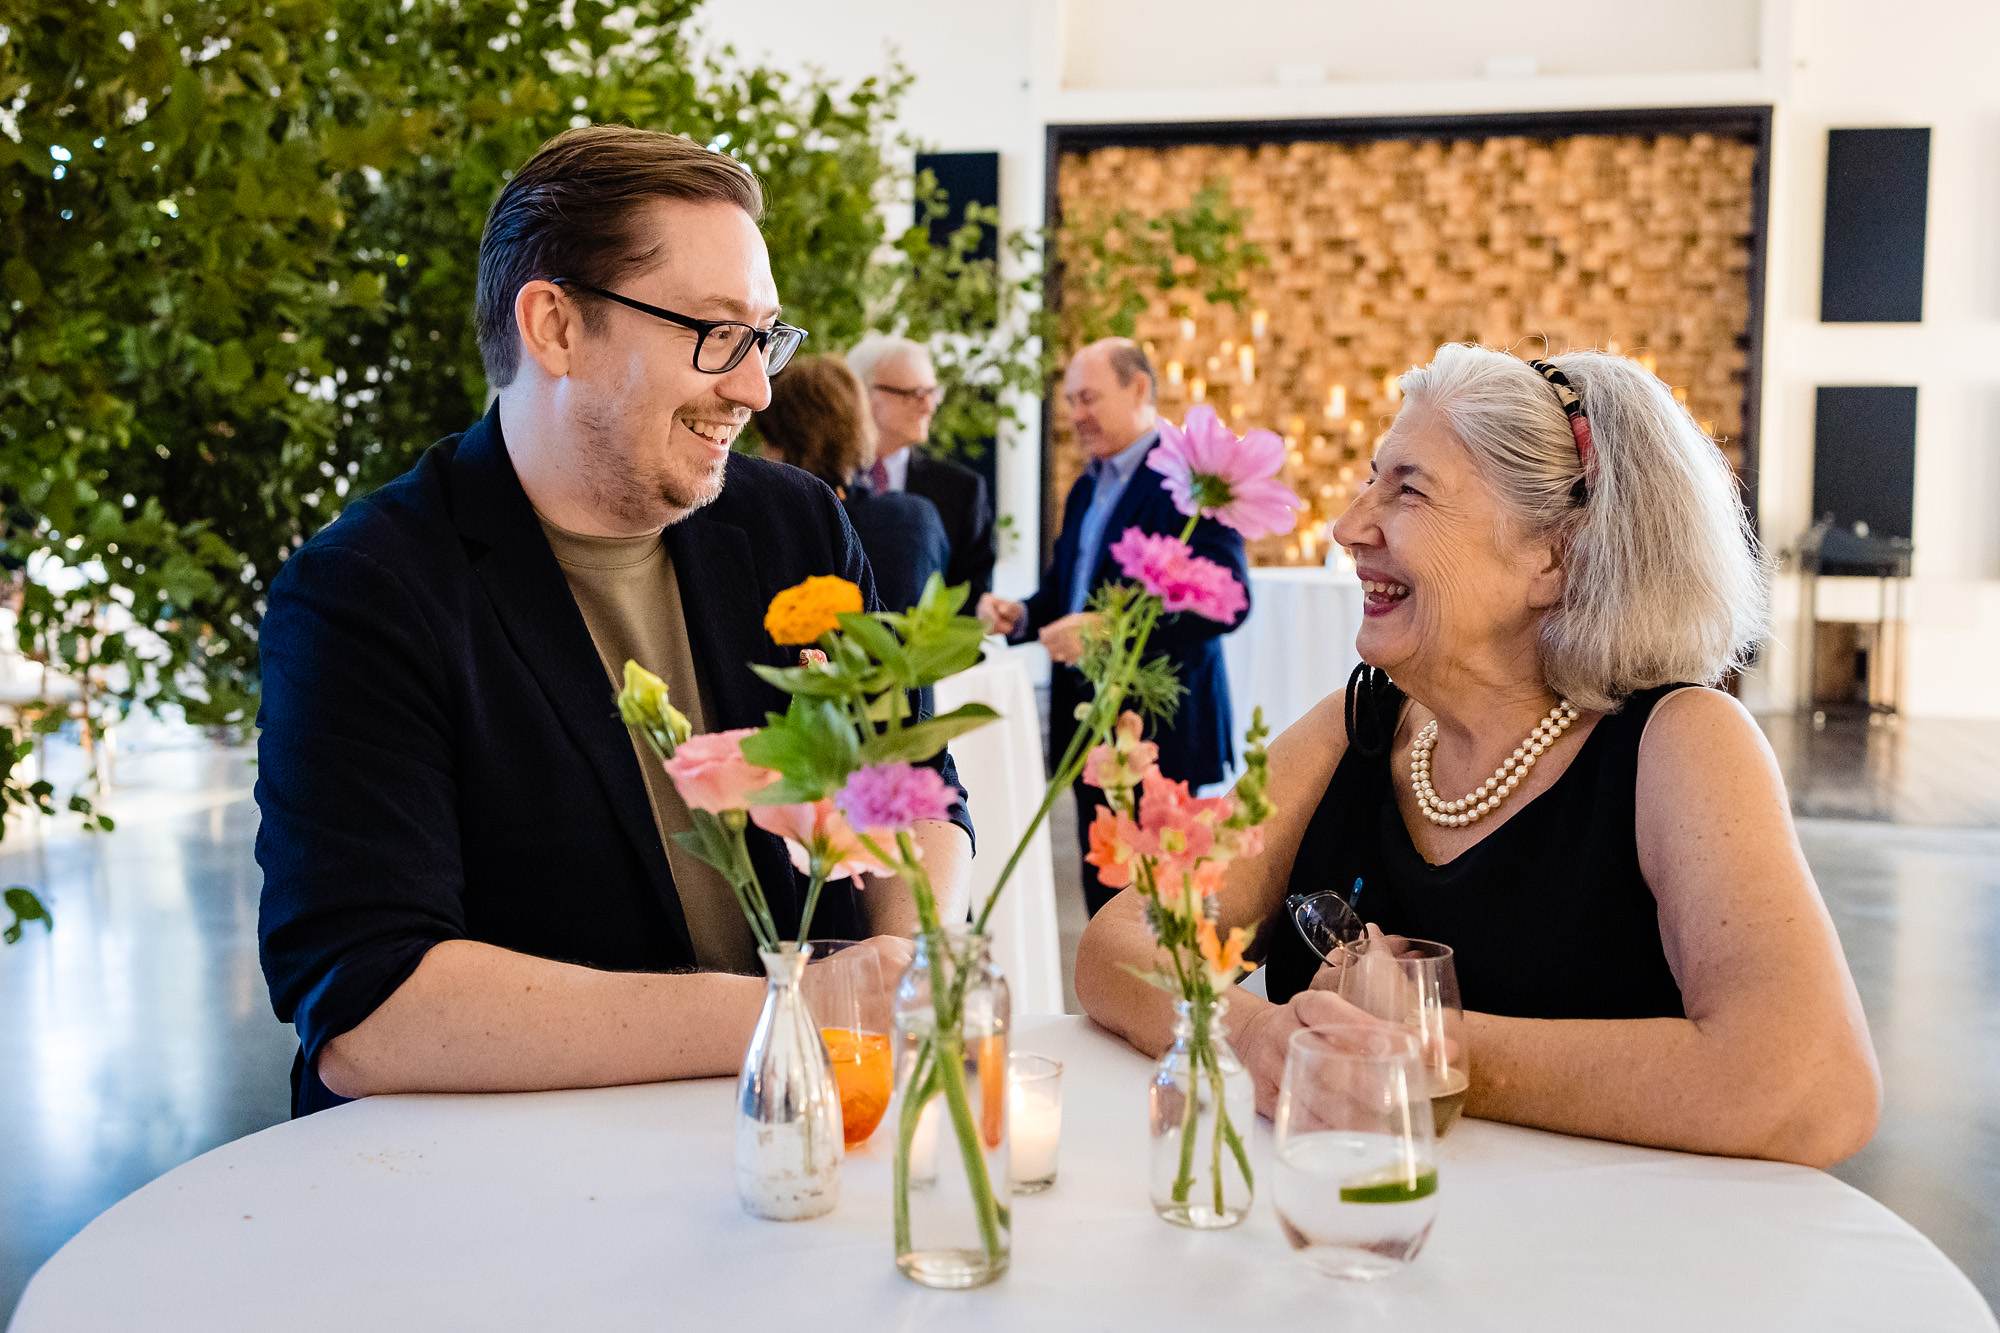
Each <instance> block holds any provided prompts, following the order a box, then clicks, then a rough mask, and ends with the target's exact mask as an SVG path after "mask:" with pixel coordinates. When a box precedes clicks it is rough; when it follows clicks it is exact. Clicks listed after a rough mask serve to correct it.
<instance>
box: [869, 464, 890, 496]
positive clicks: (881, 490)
mask: <svg viewBox="0 0 2000 1333" xmlns="http://www.w3.org/2000/svg"><path fill="white" fill-rule="evenodd" d="M868 484H869V486H871V487H872V488H873V489H874V491H875V494H877V495H887V494H888V493H889V465H888V464H887V463H885V462H883V461H882V460H881V459H879V458H878V459H876V460H875V466H874V467H871V468H869V469H868Z"/></svg>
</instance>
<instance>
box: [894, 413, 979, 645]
mask: <svg viewBox="0 0 2000 1333" xmlns="http://www.w3.org/2000/svg"><path fill="white" fill-rule="evenodd" d="M903 485H904V489H905V490H907V491H908V492H909V493H910V494H911V495H921V496H923V497H924V499H926V500H929V501H930V502H931V503H932V504H934V505H936V506H937V511H938V517H939V518H940V519H942V520H943V521H944V535H945V536H946V537H947V538H949V539H950V541H951V563H950V564H948V565H946V566H945V571H944V581H945V582H946V583H947V584H949V585H950V586H952V587H954V588H956V587H957V586H958V585H959V584H961V583H965V584H970V585H971V589H972V590H971V591H970V592H968V593H967V594H966V597H965V607H966V610H967V611H968V612H969V611H971V610H972V608H974V607H976V606H978V605H979V597H980V594H981V593H987V592H991V591H993V560H994V551H993V505H992V504H991V502H990V501H989V500H988V499H987V496H986V478H984V477H982V476H980V475H979V474H978V473H977V472H974V471H973V470H972V469H971V468H969V467H966V466H965V465H964V464H963V463H954V462H952V461H951V460H950V459H948V458H929V457H926V456H925V455H923V454H921V453H918V452H917V451H916V450H915V449H914V448H913V449H911V450H910V472H909V476H908V477H906V478H905V479H904V483H903Z"/></svg>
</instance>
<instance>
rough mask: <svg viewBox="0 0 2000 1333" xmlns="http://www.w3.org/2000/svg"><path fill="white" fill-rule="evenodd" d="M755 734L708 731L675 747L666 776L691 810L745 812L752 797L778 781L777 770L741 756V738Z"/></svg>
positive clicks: (750, 729) (751, 731)
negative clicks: (758, 764) (763, 766)
mask: <svg viewBox="0 0 2000 1333" xmlns="http://www.w3.org/2000/svg"><path fill="white" fill-rule="evenodd" d="M756 733H757V728H755V727H743V728H741V729H739V730H736V731H709V732H704V733H702V734H701V735H699V736H690V737H688V738H687V739H686V740H684V741H682V742H681V743H680V745H679V746H677V747H676V748H675V750H674V757H673V758H672V759H669V760H667V776H668V777H670V778H672V779H673V781H674V790H675V791H677V792H679V793H680V794H681V799H682V800H683V801H685V802H687V805H688V808H689V809H690V810H706V811H708V812H709V813H710V814H717V815H719V814H721V813H722V812H723V811H725V810H741V809H744V808H745V807H746V806H748V805H749V804H750V798H751V797H752V796H753V795H755V794H756V793H757V792H760V791H762V790H763V789H764V788H766V787H768V786H770V785H771V784H772V783H774V782H776V781H777V780H778V778H779V777H780V776H781V774H779V772H778V771H777V770H776V769H774V768H760V767H758V766H757V765H756V764H753V763H751V762H750V761H749V760H748V759H745V758H744V757H743V738H744V737H745V736H754V735H756Z"/></svg>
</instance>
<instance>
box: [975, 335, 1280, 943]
mask: <svg viewBox="0 0 2000 1333" xmlns="http://www.w3.org/2000/svg"><path fill="white" fill-rule="evenodd" d="M1157 394H1158V383H1157V381H1156V380H1155V379H1154V376H1153V367H1152V364H1151V362H1149V361H1148V360H1147V359H1146V354H1145V352H1143V351H1142V350H1140V348H1139V347H1138V346H1137V345H1136V344H1134V343H1133V342H1131V341H1130V340H1129V339H1125V338H1106V339H1104V340H1102V341H1100V342H1094V343H1092V344H1090V345H1089V346H1088V347H1085V348H1084V349H1083V350H1082V351H1080V352H1078V353H1077V354H1076V356H1075V357H1074V358H1072V359H1071V361H1070V363H1069V369H1068V371H1067V372H1066V373H1065V374H1064V376H1063V403H1064V405H1065V406H1067V408H1068V409H1069V413H1070V420H1071V421H1072V423H1073V424H1074V425H1075V427H1076V434H1077V439H1078V440H1079V441H1080V442H1081V443H1082V445H1083V447H1084V450H1085V452H1087V453H1088V454H1089V455H1090V465H1089V466H1088V467H1086V468H1085V469H1084V472H1083V475H1082V476H1081V477H1079V478H1077V481H1076V484H1075V485H1074V486H1072V487H1071V488H1070V492H1069V498H1068V499H1067V500H1065V501H1064V503H1063V523H1062V533H1061V535H1060V536H1058V537H1057V538H1056V545H1055V552H1054V555H1053V556H1052V558H1051V559H1050V561H1049V567H1048V569H1047V570H1046V571H1045V572H1044V573H1043V575H1042V586H1041V589H1040V591H1038V592H1037V593H1035V595H1034V596H1033V597H1030V598H1029V599H1028V600H1027V601H1026V602H1010V601H1007V600H1005V599H1003V598H998V597H993V596H991V595H988V596H987V597H985V598H983V599H981V601H980V614H981V616H982V618H984V619H985V620H987V621H988V623H990V624H991V625H992V626H993V627H994V628H995V629H996V630H998V631H999V632H1000V633H1002V634H1005V635H1007V636H1008V637H1009V638H1013V639H1025V638H1026V637H1027V636H1028V635H1029V634H1031V633H1032V634H1036V635H1038V636H1039V638H1040V640H1041V642H1042V644H1043V646H1044V647H1046V648H1047V649H1048V650H1049V658H1050V660H1051V661H1052V662H1053V663H1055V667H1054V670H1053V673H1052V675H1051V678H1050V682H1049V753H1050V756H1051V758H1050V763H1051V766H1053V764H1054V761H1055V759H1057V758H1059V757H1060V756H1061V755H1062V753H1063V751H1064V750H1066V749H1067V748H1068V746H1069V742H1070V737H1071V736H1072V735H1074V734H1075V732H1076V707H1077V705H1078V704H1080V703H1085V702H1088V701H1089V699H1090V697H1091V687H1090V682H1089V681H1087V680H1085V679H1084V676H1083V673H1082V672H1081V671H1078V670H1077V669H1076V666H1075V663H1076V660H1077V656H1078V654H1079V652H1080V651H1081V649H1082V640H1081V630H1082V628H1083V627H1084V626H1085V625H1086V624H1088V623H1089V621H1090V619H1091V613H1090V612H1088V611H1086V610H1084V607H1085V606H1086V604H1087V603H1088V602H1089V599H1090V595H1091V593H1092V592H1094V591H1095V590H1096V589H1097V588H1098V587H1099V586H1100V585H1102V584H1105V583H1111V582H1117V581H1121V580H1123V579H1124V577H1125V576H1124V573H1123V572H1122V571H1121V570H1120V569H1119V568H1118V562H1117V561H1116V560H1114V559H1113V558H1112V557H1111V555H1110V553H1109V549H1108V548H1109V547H1110V546H1111V544H1112V543H1113V542H1115V541H1117V540H1118V538H1119V537H1120V536H1121V535H1122V534H1123V533H1124V532H1125V530H1126V529H1127V528H1134V527H1136V528H1139V529H1141V530H1143V531H1145V532H1148V533H1156V534H1166V535H1170V536H1176V537H1177V536H1179V535H1180V531H1181V529H1182V528H1183V527H1184V526H1186V523H1187V516H1186V515H1184V514H1182V513H1181V512H1180V511H1179V510H1178V509H1176V508H1174V502H1173V499H1172V498H1171V497H1170V496H1169V495H1168V494H1167V489H1166V478H1164V477H1162V476H1161V475H1160V474H1159V473H1157V472H1155V471H1153V470H1152V469H1151V468H1149V467H1147V466H1146V465H1145V462H1146V455H1147V454H1149V453H1150V452H1152V449H1153V446H1154V445H1156V444H1158V443H1159V439H1160V433H1159V428H1158V421H1159V413H1158V409H1157V406H1156V403H1157V401H1158V399H1157ZM1189 545H1190V546H1192V547H1193V548H1194V553H1195V554H1196V555H1199V556H1205V557H1206V558H1208V559H1210V560H1213V561H1215V562H1216V563H1217V564H1219V565H1223V566H1225V567H1226V568H1227V569H1228V570H1229V571H1230V573H1232V574H1234V575H1235V576H1236V581H1237V582H1238V583H1240V584H1242V585H1243V590H1244V593H1245V595H1246V597H1247V595H1248V593H1249V590H1250V570H1249V567H1248V563H1247V561H1246V560H1245V558H1244V554H1243V538H1242V537H1241V536H1240V535H1238V534H1237V533H1236V532H1234V531H1233V530H1231V529H1229V528H1227V527H1225V526H1223V525H1222V524H1220V523H1218V522H1216V521H1215V520H1214V519H1208V518H1205V519H1203V520H1201V521H1200V522H1199V523H1197V524H1196V525H1195V529H1194V535H1193V536H1192V537H1191V538H1189ZM1249 614H1250V611H1249V607H1248V606H1247V605H1246V606H1245V607H1244V610H1243V612H1242V614H1241V615H1239V616H1237V618H1236V620H1235V621H1234V622H1233V623H1231V624H1228V625H1222V624H1218V623H1217V622H1215V621H1213V620H1208V619H1206V618H1204V617H1202V616H1198V615H1194V614H1192V613H1188V612H1184V613H1182V614H1179V615H1170V616H1163V617H1162V618H1161V619H1160V622H1159V624H1158V625H1156V626H1155V627H1154V629H1153V636H1152V638H1151V639H1150V640H1149V646H1150V648H1151V649H1152V650H1153V652H1154V653H1155V654H1157V655H1164V656H1165V657H1166V658H1167V659H1168V660H1169V661H1171V662H1172V663H1173V665H1174V670H1175V674H1176V675H1177V676H1178V677H1179V678H1180V682H1181V684H1182V685H1183V686H1184V687H1185V689H1186V693H1185V694H1183V695H1182V696H1181V706H1180V711H1179V712H1178V713H1177V714H1176V715H1175V716H1174V718H1173V721H1172V722H1171V723H1169V724H1167V725H1165V726H1158V727H1156V728H1154V729H1153V731H1152V733H1151V738H1152V740H1153V742H1154V743H1155V744H1157V745H1158V746H1159V749H1160V760H1159V762H1160V771H1161V772H1163V773H1165V774H1166V775H1167V776H1168V777H1170V778H1177V779H1179V780H1181V781H1183V782H1186V783H1188V784H1189V785H1190V786H1194V787H1199V786H1202V785H1203V784H1206V783H1211V782H1220V781H1221V780H1222V778H1223V776H1224V774H1225V773H1227V772H1228V770H1229V766H1230V763H1231V761H1232V758H1233V755H1234V751H1233V749H1232V747H1231V737H1232V735H1233V732H1234V724H1233V722H1232V720H1231V717H1230V712H1229V677H1228V672H1227V669H1226V668H1225V666H1224V665H1223V660H1222V643H1221V637H1222V636H1223V635H1224V634H1227V633H1229V632H1230V631H1231V630H1233V629H1235V628H1236V626H1238V625H1241V624H1242V623H1243V620H1244V617H1246V616H1248V615H1249ZM1102 799H1103V798H1102V796H1101V794H1100V793H1099V792H1098V791H1097V789H1096V788H1094V787H1087V786H1085V785H1083V784H1082V783H1078V784H1077V787H1076V813H1077V835H1078V839H1079V841H1080V842H1081V843H1082V845H1083V846H1084V848H1085V849H1086V850H1087V849H1088V848H1089V846H1090V821H1091V819H1092V818H1093V817H1094V815H1095V812H1096V808H1097V806H1098V805H1099V804H1101V803H1102ZM1083 891H1084V901H1085V904H1086V905H1087V906H1088V907H1089V909H1090V912H1091V915H1093V916H1095V915H1096V914H1097V909H1098V908H1100V907H1102V906H1104V904H1105V903H1107V902H1109V901H1111V899H1112V898H1113V897H1114V896H1115V894H1116V890H1113V889H1107V888H1106V887H1104V886H1103V885H1102V884H1100V883H1099V882H1098V879H1097V872H1096V870H1095V868H1094V867H1092V866H1091V865H1090V863H1089V862H1087V861H1086V862H1084V863H1083Z"/></svg>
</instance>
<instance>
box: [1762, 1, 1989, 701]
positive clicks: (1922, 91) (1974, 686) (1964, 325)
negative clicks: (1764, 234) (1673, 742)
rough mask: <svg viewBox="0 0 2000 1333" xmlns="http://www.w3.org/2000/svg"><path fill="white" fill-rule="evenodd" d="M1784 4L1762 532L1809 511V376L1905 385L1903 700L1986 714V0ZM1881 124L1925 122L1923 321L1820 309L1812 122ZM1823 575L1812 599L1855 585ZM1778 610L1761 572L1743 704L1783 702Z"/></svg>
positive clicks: (1822, 163) (1789, 680)
mask: <svg viewBox="0 0 2000 1333" xmlns="http://www.w3.org/2000/svg"><path fill="white" fill-rule="evenodd" d="M1793 14H1794V17H1793V21H1792V24H1791V40H1790V57H1791V69H1790V71H1789V79H1788V81H1787V82H1788V86H1787V87H1786V89H1785V94H1784V96H1783V97H1781V98H1780V99H1779V102H1778V110H1777V116H1776V122H1775V126H1774V131H1773V143H1772V157H1773V164H1772V191H1771V280H1770V287H1769V291H1768V295H1767V306H1766V313H1765V339H1766V341H1765V349H1766V350H1765V371H1766V381H1765V382H1766V392H1765V395H1764V418H1763V419H1764V447H1763V469H1764V471H1763V495H1762V509H1763V521H1764V530H1765V532H1766V533H1767V534H1768V536H1769V537H1770V538H1771V539H1772V540H1774V541H1775V540H1783V539H1788V538H1791V537H1794V536H1796V534H1797V533H1799V532H1800V531H1801V530H1802V529H1803V528H1804V527H1805V526H1806V525H1807V523H1808V522H1809V521H1810V520H1811V517H1812V515H1811V506H1812V436H1813V397H1814V395H1813V391H1814V389H1815V388H1816V387H1817V386H1819V385H1822V384H1914V385H1916V386H1917V387H1918V392H1917V488H1916V523H1915V528H1914V531H1915V537H1916V546H1917V558H1916V569H1917V578H1916V580H1915V587H1914V588H1913V590H1912V592H1913V598H1912V601H1913V612H1914V624H1913V625H1912V626H1911V633H1910V640H1911V641H1910V646H1909V656H1908V658H1907V660H1906V663H1905V666H1906V670H1907V673H1908V691H1907V694H1908V706H1909V710H1910V711H1911V712H1912V713H1917V714H1923V715H1929V716H1937V717H1975V716H1977V717H1994V716H2000V665H1996V664H2000V65H1997V64H1996V56H2000V5H1996V4H1992V3H1977V2H1972V0H1962V2H1959V3H1954V2H1953V0H1906V2H1905V3H1903V4H1900V5H1898V6H1897V7H1896V8H1895V10H1894V11H1893V12H1892V13H1885V11H1884V10H1882V8H1881V7H1880V6H1878V5H1872V4H1864V3H1861V2H1860V0H1800V2H1799V3H1798V4H1797V5H1796V8H1795V9H1794V11H1793ZM1889 125H1928V126H1930V127H1931V189H1930V210H1929V227H1928V237H1927V241H1926V246H1925V254H1924V268H1925V281H1924V322H1923V323H1922V324H1821V323H1820V322H1819V286H1820V229H1821V225H1822V221H1823V217H1824V212H1823V210H1824V206H1825V187H1826V132H1827V130H1829V129H1831V128H1853V127H1864V126H1889ZM1829 591H1830V593H1831V596H1829V597H1827V598H1825V599H1824V600H1823V601H1822V613H1823V614H1826V613H1829V611H1831V612H1832V613H1833V614H1838V613H1839V612H1838V611H1837V609H1835V608H1834V607H1833V605H1832V604H1833V603H1836V602H1841V601H1847V600H1850V599H1853V596H1854V594H1856V593H1859V592H1861V591H1862V590H1861V589H1839V588H1835V589H1831V590H1829ZM1843 593H1846V594H1847V595H1848V596H1847V597H1845V598H1843V597H1842V594H1843ZM1859 600H1865V599H1859ZM1860 610H1861V608H1860V606H1859V605H1856V606H1854V611H1855V613H1856V618H1859V613H1860ZM1797 611H1798V593H1797V591H1796V584H1795V582H1794V581H1793V580H1791V579H1784V580H1781V585H1780V590H1779V597H1778V612H1779V626H1778V631H1779V633H1778V642H1777V644H1776V645H1775V651H1774V652H1773V653H1772V655H1771V661H1770V663H1769V666H1768V668H1767V669H1766V670H1765V671H1764V672H1763V673H1761V679H1760V680H1759V681H1758V682H1756V684H1757V689H1756V692H1755V695H1754V699H1755V701H1756V702H1762V703H1764V704H1766V705H1769V706H1785V705H1789V704H1790V703H1791V702H1792V701H1793V698H1794V687H1795V682H1796V671H1797V667H1796V661H1795V658H1794V657H1793V653H1792V650H1793V649H1794V648H1795V647H1798V646H1802V644H1803V636H1802V634H1801V632H1800V625H1799V623H1798V616H1797Z"/></svg>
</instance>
